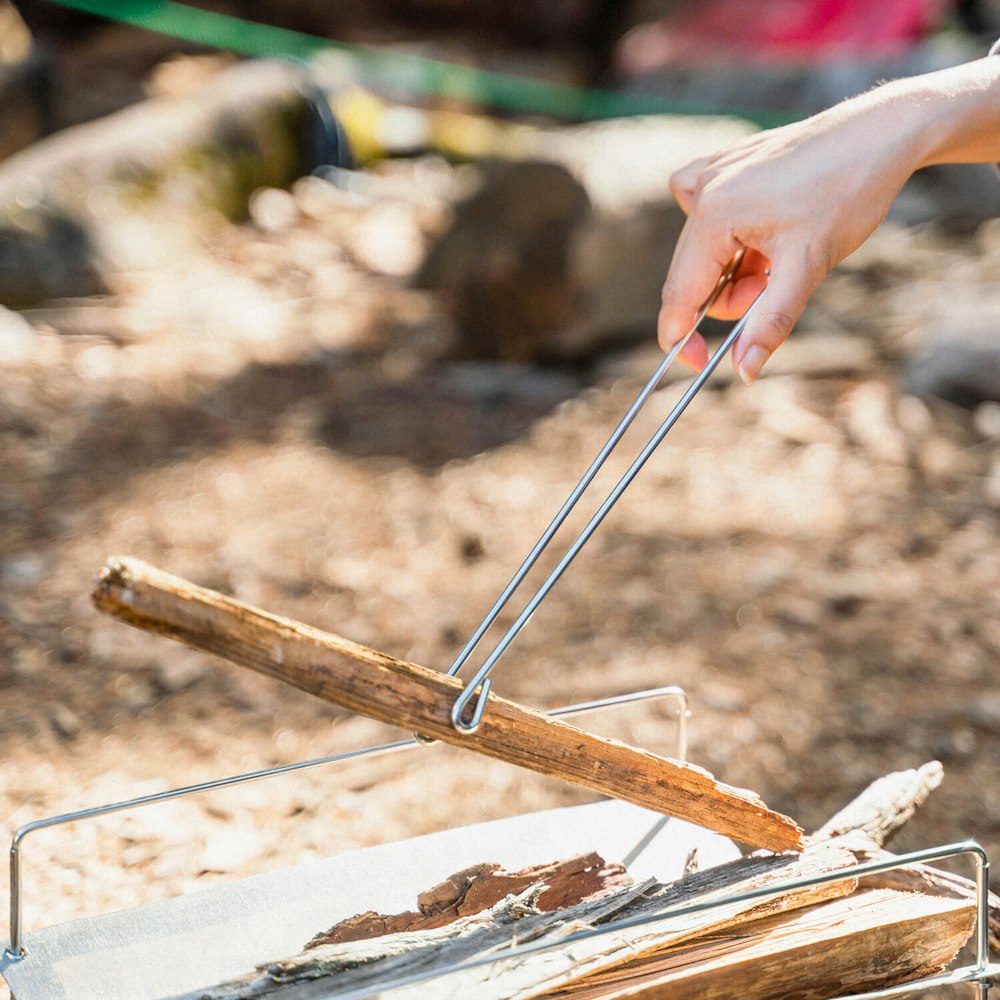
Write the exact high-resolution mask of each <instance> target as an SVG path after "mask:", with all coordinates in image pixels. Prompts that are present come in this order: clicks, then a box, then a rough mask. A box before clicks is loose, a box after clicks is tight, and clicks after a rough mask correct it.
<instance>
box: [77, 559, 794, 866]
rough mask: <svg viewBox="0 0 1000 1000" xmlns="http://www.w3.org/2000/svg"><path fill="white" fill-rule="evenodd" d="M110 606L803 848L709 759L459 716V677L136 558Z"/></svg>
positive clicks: (764, 842) (514, 720) (406, 717)
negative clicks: (455, 716) (465, 721)
mask: <svg viewBox="0 0 1000 1000" xmlns="http://www.w3.org/2000/svg"><path fill="white" fill-rule="evenodd" d="M93 598H94V603H95V605H96V606H97V607H98V608H99V609H100V610H101V611H104V612H107V613H108V614H110V615H113V616H114V617H116V618H118V619H120V620H121V621H125V622H128V623H129V624H130V625H135V626H137V627H139V628H143V629H146V630H148V631H150V632H155V633H158V634H160V635H164V636H168V637H170V638H172V639H177V640H179V641H180V642H183V643H186V644H187V645H190V646H194V647H195V648H197V649H202V650H206V651H208V652H211V653H216V654H217V655H219V656H222V657H224V658H226V659H227V660H231V661H232V662H234V663H238V664H241V665H242V666H246V667H250V668H251V669H253V670H256V671H258V672H260V673H262V674H267V675H268V676H270V677H275V678H277V679H278V680H282V681H285V682H287V683H289V684H292V685H294V686H295V687H298V688H301V689H302V690H303V691H308V692H309V693H310V694H314V695H316V696H317V697H319V698H323V699H325V700H327V701H330V702H333V703H334V704H336V705H340V706H341V707H343V708H346V709H349V710H351V711H353V712H358V713H359V714H361V715H366V716H369V717H370V718H373V719H378V720H380V721H382V722H387V723H390V724H392V725H397V726H403V727H404V728H406V729H409V730H412V731H413V732H418V733H421V734H422V735H425V736H429V737H434V738H437V739H440V740H442V741H443V742H445V743H451V744H454V745H456V746H460V747H466V748H467V749H469V750H475V751H476V752H478V753H482V754H485V755H486V756H489V757H494V758H496V759H498V760H503V761H507V762H509V763H511V764H516V765H518V766H520V767H524V768H527V769H528V770H531V771H537V772H539V773H541V774H547V775H552V776H553V777H557V778H561V779H563V780H565V781H569V782H571V783H573V784H576V785H582V786H583V787H585V788H589V789H592V790H593V791H596V792H600V793H602V794H604V795H610V796H612V797H614V798H618V799H623V800H625V801H626V802H632V803H634V804H636V805H639V806H644V807H645V808H648V809H652V810H655V811H656V812H660V813H665V814H667V815H670V816H676V817H679V818H681V819H684V820H688V821H690V822H692V823H696V824H698V825H700V826H703V827H706V828H708V829H711V830H715V831H717V832H718V833H721V834H724V835H725V836H728V837H731V838H733V839H734V840H738V841H741V842H743V843H745V844H749V845H751V846H753V847H761V848H766V849H767V850H771V851H785V850H800V849H801V848H802V844H803V841H802V829H801V828H800V827H799V826H798V825H797V824H796V823H795V822H794V821H793V820H791V819H789V818H788V817H787V816H783V815H781V814H780V813H777V812H774V811H772V810H771V809H768V808H767V806H766V805H765V804H764V803H763V802H762V801H761V800H760V798H759V797H758V796H756V795H755V794H754V793H752V792H749V791H746V790H744V789H739V788H733V787H731V786H729V785H724V784H722V783H721V782H718V781H716V780H715V779H714V778H713V777H712V775H710V774H709V773H708V772H707V771H705V770H703V769H702V768H700V767H696V766H694V765H692V764H685V763H681V762H678V761H673V760H669V759H667V758H664V757H659V756H657V755H655V754H652V753H648V752H647V751H645V750H640V749H637V748H635V747H631V746H628V745H626V744H624V743H620V742H618V741H616V740H610V739H605V738H602V737H598V736H595V735H593V734H591V733H588V732H585V731H584V730H581V729H577V728H576V727H575V726H571V725H568V724H567V723H565V722H561V721H558V720H556V719H552V718H548V717H547V716H545V715H543V714H541V713H540V712H535V711H532V710H531V709H528V708H524V707H523V706H521V705H518V704H516V703H515V702H511V701H506V700H504V699H502V698H498V697H495V696H492V695H491V696H490V698H489V703H488V705H487V708H486V712H485V714H484V716H483V721H482V724H481V726H480V727H479V729H478V730H477V732H475V733H472V734H464V733H459V732H457V731H456V730H455V729H454V728H453V726H452V725H451V719H450V711H451V707H452V705H453V704H454V701H455V698H456V697H457V695H458V693H459V691H460V690H461V687H462V685H461V682H460V681H458V680H456V679H454V678H451V677H448V676H446V675H444V674H442V673H439V672H438V671H436V670H430V669H428V668H427V667H422V666H418V665H416V664H413V663H406V662H404V661H402V660H397V659H394V658H393V657H391V656H387V655H386V654H385V653H380V652H377V651H376V650H373V649H369V648H367V647H366V646H361V645H359V644H358V643H355V642H351V641H350V640H349V639H344V638H341V637H340V636H337V635H331V634H330V633H327V632H322V631H320V630H319V629H316V628H312V627H311V626H309V625H303V624H301V623H300V622H296V621H292V620H291V619H288V618H282V617H279V616H277V615H273V614H269V613H268V612H265V611H261V610H259V609H257V608H253V607H250V606H249V605H247V604H243V603H242V602H240V601H236V600H234V599H232V598H229V597H226V596H224V595H222V594H220V593H217V592H216V591H213V590H207V589H205V588H203V587H198V586H196V585H195V584H192V583H189V582H188V581H186V580H183V579H181V578H179V577H176V576H172V575H171V574H169V573H166V572H164V571H162V570H159V569H156V568H155V567H153V566H149V565H147V564H145V563H142V562H140V561H138V560H135V559H126V558H117V559H113V560H111V561H109V563H108V565H107V566H106V567H105V568H104V570H103V571H102V572H101V574H100V577H99V579H98V582H97V586H96V589H95V591H94V595H93Z"/></svg>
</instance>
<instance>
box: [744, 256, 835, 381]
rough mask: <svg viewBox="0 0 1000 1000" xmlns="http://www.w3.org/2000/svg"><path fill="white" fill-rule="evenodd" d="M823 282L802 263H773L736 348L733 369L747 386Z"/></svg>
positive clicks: (785, 261)
mask: <svg viewBox="0 0 1000 1000" xmlns="http://www.w3.org/2000/svg"><path fill="white" fill-rule="evenodd" d="M821 280H822V276H821V275H819V276H818V275H816V273H815V271H814V270H813V269H811V268H810V267H808V266H807V265H806V264H805V263H804V262H802V261H800V262H796V261H794V260H792V261H789V260H788V259H780V258H775V259H772V262H771V277H770V278H769V279H768V283H767V287H766V288H765V289H764V292H763V294H762V295H761V298H760V303H759V304H758V306H757V307H756V309H754V312H753V315H752V316H751V317H750V319H749V320H748V321H747V325H746V328H745V329H744V331H743V332H742V333H741V334H740V336H739V338H738V339H737V341H736V343H735V344H734V345H733V365H734V367H735V368H736V371H737V373H738V374H739V376H740V378H741V379H743V381H744V382H745V383H746V384H747V385H749V384H750V383H751V382H753V380H754V379H755V378H757V376H758V375H759V374H760V370H761V368H763V367H764V365H765V363H766V362H767V360H768V358H770V357H771V355H772V354H773V353H774V352H775V350H777V348H779V347H780V346H781V345H782V344H783V343H784V342H785V341H786V340H787V339H788V335H789V334H790V333H791V332H792V327H794V326H795V324H796V323H797V322H798V319H799V317H800V316H801V315H802V311H803V310H804V309H805V307H806V303H807V302H808V301H809V296H810V295H812V293H813V292H814V291H815V289H816V286H817V285H818V284H819V283H820V281H821Z"/></svg>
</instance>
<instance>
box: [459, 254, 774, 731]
mask: <svg viewBox="0 0 1000 1000" xmlns="http://www.w3.org/2000/svg"><path fill="white" fill-rule="evenodd" d="M738 266H739V263H738V261H737V262H736V263H734V264H733V265H730V268H729V269H727V272H726V274H724V275H723V276H722V278H721V279H720V284H719V286H717V288H716V292H715V293H714V294H713V297H712V298H711V299H710V300H709V302H708V303H706V305H705V307H704V309H705V310H707V309H708V308H709V307H710V305H711V303H712V302H714V301H715V298H716V297H717V296H718V294H719V292H721V290H722V288H724V287H725V283H726V281H728V280H731V278H732V275H733V273H735V269H736V268H737V267H738ZM759 300H760V296H758V297H757V299H756V300H754V302H753V304H751V306H750V308H749V309H747V311H746V312H745V313H744V314H743V317H742V318H741V319H740V320H739V322H738V323H737V324H736V325H735V326H734V327H733V329H732V330H731V331H730V332H729V334H728V335H727V336H726V338H725V339H724V340H723V342H722V345H721V346H720V347H719V348H718V349H717V350H716V351H715V353H714V354H713V355H712V357H711V358H710V359H709V361H708V364H707V365H706V366H705V368H704V369H703V370H702V371H701V372H700V373H699V374H698V375H697V376H696V377H695V379H694V380H693V381H692V382H691V384H690V385H689V386H688V388H687V389H686V390H685V392H684V393H683V395H682V396H681V398H680V399H679V400H678V402H677V403H676V404H675V405H674V407H673V409H672V410H671V411H670V413H669V414H668V415H667V417H666V419H665V420H664V421H663V423H662V424H660V427H659V428H658V429H657V431H656V433H654V434H653V436H652V437H651V438H650V439H649V441H648V442H647V444H646V446H645V447H644V448H643V449H642V451H640V453H639V455H638V457H637V458H636V459H635V460H634V461H633V462H632V464H631V465H630V466H629V468H628V470H627V471H626V472H625V474H624V475H623V476H622V478H621V479H620V480H619V481H618V483H617V485H616V486H615V487H614V489H613V490H612V491H611V493H609V494H608V496H607V498H606V499H605V500H604V502H603V503H602V504H601V505H600V507H599V508H598V509H597V512H596V513H595V514H594V515H593V516H592V517H591V519H590V520H589V521H588V522H587V524H586V526H585V527H584V528H583V530H582V531H581V532H580V534H579V535H578V536H577V537H576V540H575V541H574V542H573V543H572V544H571V545H570V547H569V548H568V549H567V550H566V552H565V554H564V555H563V556H562V558H561V559H560V560H559V562H558V563H557V565H556V567H555V569H553V570H552V572H551V573H550V574H549V576H548V577H547V578H546V579H545V581H544V582H543V583H542V584H541V586H540V587H539V588H538V590H536V591H535V593H534V594H533V595H532V597H531V598H530V599H529V601H528V603H527V604H526V605H525V606H524V608H523V610H522V611H521V613H520V614H519V615H518V616H517V618H516V619H515V620H514V623H513V624H512V625H511V626H510V628H509V629H508V630H507V632H506V633H505V634H504V635H503V637H502V638H501V639H500V641H499V642H498V643H497V644H496V646H494V647H493V650H492V651H491V652H490V653H489V655H488V656H487V657H486V659H485V660H484V661H483V663H482V665H481V666H480V667H479V669H478V670H477V671H476V673H475V674H474V675H473V677H472V678H471V680H469V681H468V683H467V684H466V685H465V687H464V688H463V690H462V692H461V694H459V696H458V698H457V699H456V700H455V704H454V705H453V706H452V710H451V722H452V725H453V726H454V727H455V728H456V729H458V730H459V731H461V732H465V733H473V732H475V731H476V730H477V729H478V728H479V724H480V722H481V721H482V717H483V712H484V711H485V708H486V700H487V697H488V696H489V692H490V687H491V684H492V682H491V681H490V680H489V679H488V678H489V674H490V672H491V671H492V670H493V668H494V667H495V666H496V664H497V661H498V660H499V659H500V657H501V656H503V654H504V653H505V652H506V650H507V649H508V647H509V646H510V644H511V643H512V642H513V641H514V639H515V638H516V637H517V635H518V633H519V632H520V631H521V629H522V628H524V626H525V625H526V624H527V623H528V621H529V620H530V619H531V616H532V615H533V614H534V613H535V611H536V610H537V609H538V606H539V605H540V604H541V603H542V601H543V600H544V599H545V598H546V596H547V595H548V593H549V592H550V591H551V590H552V588H553V587H554V586H555V584H556V583H557V582H558V580H559V578H560V577H561V576H562V575H563V573H564V572H565V571H566V569H567V567H568V566H569V565H570V563H571V562H572V561H573V560H574V559H575V558H576V556H577V555H578V554H579V553H580V550H581V549H582V548H583V547H584V545H586V544H587V542H588V541H589V540H590V538H591V536H592V535H593V534H594V532H595V531H596V530H597V528H598V527H599V525H600V524H601V522H602V521H603V520H604V518H605V517H606V516H607V515H608V513H609V512H610V510H611V508H612V507H614V505H615V504H616V503H617V502H618V500H619V498H620V497H621V495H622V494H623V493H624V492H625V490H626V489H627V488H628V487H629V485H630V484H631V482H632V480H633V479H635V477H636V476H637V475H638V473H639V470H640V469H642V467H643V466H644V465H645V464H646V462H647V461H648V460H649V458H650V456H651V455H652V454H653V452H654V451H655V450H656V448H657V447H658V446H659V444H660V442H661V441H662V440H663V439H664V438H665V437H666V436H667V434H668V433H669V431H670V430H671V428H672V427H673V426H674V424H676V423H677V421H678V419H679V418H680V416H681V414H682V413H683V412H684V411H685V410H686V409H687V407H688V404H689V403H690V402H691V400H692V399H694V397H695V396H696V395H697V393H698V391H699V390H700V389H701V387H702V386H703V385H704V384H705V382H706V381H708V379H709V377H710V376H711V375H712V373H713V372H714V371H715V369H716V368H717V367H718V365H719V362H720V361H722V359H723V358H724V357H725V356H726V354H727V353H728V352H729V349H730V348H731V347H732V346H733V344H734V343H735V342H736V340H737V338H738V337H739V336H740V334H741V333H742V332H743V330H744V328H745V327H746V324H747V321H748V320H749V319H750V317H751V315H752V314H753V310H754V306H756V304H757V302H758V301H759ZM693 332H694V331H693V330H692V331H691V332H689V333H688V335H687V336H688V338H689V337H690V336H691V334H692V333H693ZM686 339H687V338H685V340H686ZM682 343H683V342H682ZM671 353H673V352H671ZM671 360H672V358H671V357H670V355H668V356H667V358H665V359H664V361H663V362H661V364H660V366H659V368H658V369H657V372H656V373H654V377H653V379H650V381H649V382H647V383H646V386H645V387H644V388H643V390H642V391H641V392H640V393H639V395H638V397H636V400H635V402H634V403H633V404H632V406H631V407H630V408H629V411H628V413H626V415H625V418H623V420H622V422H621V423H620V424H619V425H618V427H616V428H615V431H614V433H613V434H612V435H611V438H609V439H608V442H607V444H605V446H604V447H603V448H602V449H601V451H600V452H599V454H598V456H597V459H595V460H594V462H593V463H592V464H591V466H590V468H589V469H588V470H587V472H586V473H585V474H584V476H583V478H582V479H581V480H580V482H579V483H577V485H576V486H575V487H574V488H573V492H572V493H571V494H570V497H569V499H568V500H567V501H566V503H565V504H564V505H563V507H562V508H561V509H560V511H559V513H558V514H557V515H556V517H555V518H554V519H553V521H552V523H551V524H550V525H549V527H548V528H547V529H546V531H545V533H544V534H543V535H542V537H541V538H540V539H539V540H538V542H537V543H536V545H535V547H534V549H532V551H531V554H530V555H529V556H528V558H527V559H526V560H525V562H524V563H523V564H522V566H521V568H520V569H519V570H518V572H517V573H516V574H515V575H514V577H513V579H512V580H511V582H510V583H509V584H508V585H507V587H506V588H505V589H504V591H503V593H502V594H501V595H500V598H499V599H498V600H497V603H496V604H495V605H494V606H493V609H492V610H491V611H490V614H488V615H487V616H486V618H485V619H484V620H483V623H482V625H480V626H479V628H478V629H477V630H476V632H475V634H474V635H473V637H472V639H470V640H469V643H468V644H467V645H466V647H465V649H464V650H463V651H462V654H461V655H460V656H459V659H458V660H456V661H455V664H453V665H452V668H451V670H450V671H449V673H451V674H455V673H457V672H458V670H459V669H461V667H462V665H463V664H464V663H465V661H466V660H467V659H468V657H469V655H470V654H471V652H472V650H473V649H474V648H475V646H476V645H477V644H478V642H479V640H480V639H481V638H482V636H483V635H484V634H485V632H486V630H487V629H488V628H489V626H490V625H491V624H492V623H493V621H494V620H495V619H496V616H497V615H498V614H499V612H500V610H501V609H502V608H503V606H504V605H505V604H506V603H507V601H508V600H509V599H510V597H511V595H512V594H513V592H514V591H515V590H516V589H517V587H518V585H519V584H520V583H521V581H522V580H523V579H524V577H525V575H526V574H527V572H528V570H529V569H530V568H531V566H532V565H534V562H535V561H536V560H537V558H538V556H539V555H540V554H541V552H542V550H544V548H545V547H546V545H547V544H548V542H549V541H550V540H551V538H552V536H553V535H554V534H555V532H556V531H557V530H558V529H559V527H561V526H562V524H563V523H564V521H565V520H566V517H567V515H568V514H569V512H570V510H571V509H572V507H573V505H574V504H575V503H576V501H577V500H578V499H579V498H580V496H581V495H582V494H583V492H584V491H585V490H586V488H587V487H588V486H589V485H590V482H591V481H592V480H593V477H594V475H595V474H596V472H597V469H598V468H600V465H601V464H603V462H604V460H605V459H606V458H607V456H608V455H609V454H610V453H611V451H612V450H613V449H614V447H615V445H616V444H617V443H618V441H619V440H620V439H621V436H622V434H624V432H625V430H626V428H627V427H628V425H629V424H630V423H631V422H632V420H633V419H634V418H635V416H636V414H637V413H638V411H639V409H640V408H641V407H642V405H643V403H645V401H646V400H647V399H648V398H649V395H650V393H651V392H652V390H653V388H655V384H656V382H658V381H659V379H660V378H662V375H663V373H664V372H665V371H666V367H669V365H668V362H670V361H671ZM665 366H666V367H665ZM654 379H655V381H654ZM477 692H478V694H479V698H478V701H477V703H476V705H475V706H474V707H473V709H472V713H471V716H469V717H466V714H465V710H466V708H467V707H468V705H469V703H470V702H471V701H472V699H473V698H474V697H475V696H476V694H477Z"/></svg>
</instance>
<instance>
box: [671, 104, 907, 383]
mask: <svg viewBox="0 0 1000 1000" xmlns="http://www.w3.org/2000/svg"><path fill="white" fill-rule="evenodd" d="M883 91H884V93H883ZM883 91H873V92H872V93H870V94H866V95H863V97H861V98H856V99H855V100H853V101H848V102H845V103H844V104H841V105H839V106H837V107H835V108H832V109H831V110H829V111H826V112H823V113H822V114H819V115H816V116H815V117H813V118H810V119H807V120H805V121H802V122H797V123H795V124H793V125H788V126H785V127H783V128H779V129H774V130H771V131H767V132H761V133H758V134H757V135H754V136H750V137H749V138H747V139H745V140H742V141H741V142H739V143H737V144H736V145H734V146H732V147H730V148H728V149H726V150H724V151H722V152H720V153H717V154H716V155H714V156H711V157H707V158H705V159H701V160H696V161H695V162H694V163H691V164H689V165H688V166H686V167H684V168H682V169H681V170H679V171H677V172H676V173H675V174H674V175H673V177H671V179H670V187H671V190H672V191H673V193H674V196H675V197H676V198H677V201H678V203H679V204H680V205H681V207H682V208H683V209H684V211H685V212H686V213H687V215H688V220H687V223H686V224H685V226H684V229H683V231H682V233H681V236H680V239H679V241H678V244H677V247H676V249H675V251H674V257H673V261H672V262H671V265H670V270H669V273H668V274H667V279H666V282H665V284H664V286H663V301H662V307H661V310H660V316H659V322H658V336H659V340H660V343H661V345H662V346H663V348H664V350H666V349H668V348H669V347H670V345H671V344H673V343H674V342H675V341H677V340H680V339H681V338H682V337H683V336H684V335H685V334H686V333H687V332H688V330H690V329H691V326H692V325H693V323H694V321H695V317H696V315H697V313H698V310H699V308H700V307H701V306H702V304H703V303H704V301H705V300H706V299H707V298H708V296H709V294H710V292H711V291H712V289H713V288H714V286H715V283H716V281H717V280H718V277H719V274H720V272H721V271H722V270H723V269H724V268H725V266H726V264H727V263H728V262H729V261H730V260H731V259H732V257H733V256H734V254H735V253H736V252H737V251H738V250H739V249H741V248H745V250H746V254H745V257H744V260H743V262H742V264H741V266H740V269H739V271H738V272H737V275H736V277H735V279H734V280H733V281H732V282H731V283H730V284H729V285H728V286H727V288H726V289H725V290H724V291H723V292H722V294H721V295H720V296H719V298H718V299H717V300H716V302H715V304H714V305H713V307H712V308H711V310H710V314H711V315H712V316H715V317H717V318H720V319H736V318H737V317H739V316H741V315H742V314H743V313H744V312H745V311H746V309H747V308H748V307H749V306H750V304H751V303H752V302H753V301H754V299H755V298H756V297H757V296H758V295H759V294H760V293H761V291H762V290H763V292H764V294H763V296H762V297H761V301H760V304H759V305H758V307H757V309H756V310H755V313H754V315H753V316H752V317H751V318H750V320H749V321H748V323H747V327H746V329H745V330H744V331H743V333H742V334H741V335H740V337H739V339H738V340H737V342H736V344H735V345H734V347H733V363H734V365H735V367H736V370H737V372H738V373H739V374H740V377H741V378H743V380H744V381H745V382H751V381H753V379H754V378H756V377H757V374H758V373H759V372H760V370H761V368H762V367H763V365H764V363H765V362H766V361H767V359H768V358H769V357H770V356H771V354H772V353H773V351H774V350H775V349H776V348H777V347H778V346H779V345H780V344H781V343H783V342H784V340H785V339H786V338H787V336H788V334H789V333H790V332H791V330H792V327H793V326H794V325H795V322H796V320H798V318H799V316H800V315H801V313H802V310H803V309H804V308H805V304H806V302H807V300H808V299H809V296H810V295H811V294H812V292H813V291H814V290H815V288H816V286H817V285H818V284H819V283H820V282H821V281H822V280H823V278H824V277H825V276H826V274H827V273H828V272H829V271H830V269H831V268H832V267H833V266H834V265H835V264H836V263H838V262H839V261H840V260H842V259H843V258H844V257H846V256H847V255H848V254H849V253H851V252H852V251H854V250H855V249H857V247H858V246H860V245H861V243H863V242H864V241H865V239H866V238H867V237H868V236H869V235H870V234H871V233H872V231H873V230H874V229H875V228H876V226H878V224H879V223H880V222H881V221H882V219H883V218H884V217H885V215H886V213H887V212H888V210H889V206H890V205H891V203H892V201H893V199H894V198H895V196H896V195H897V194H898V192H899V190H900V188H901V187H902V186H903V184H904V182H905V181H906V179H907V178H908V177H909V175H910V174H911V173H912V172H913V170H914V169H916V167H917V166H919V165H920V159H921V155H922V150H921V149H920V147H919V144H918V143H916V142H914V138H915V134H916V121H913V122H912V127H911V121H910V119H911V118H912V117H913V116H912V115H906V114H901V111H902V110H903V109H901V108H900V107H899V106H898V98H897V97H896V90H895V89H893V88H888V87H887V88H883ZM681 359H682V360H684V361H685V362H686V363H687V364H689V365H691V366H692V367H694V368H697V369H701V368H702V367H704V365H705V363H706V362H707V360H708V352H707V348H706V346H705V343H704V340H703V339H702V338H701V336H700V335H699V334H695V335H694V336H693V337H692V338H691V339H690V340H689V341H688V343H687V345H686V346H685V348H684V350H683V351H682V353H681Z"/></svg>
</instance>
